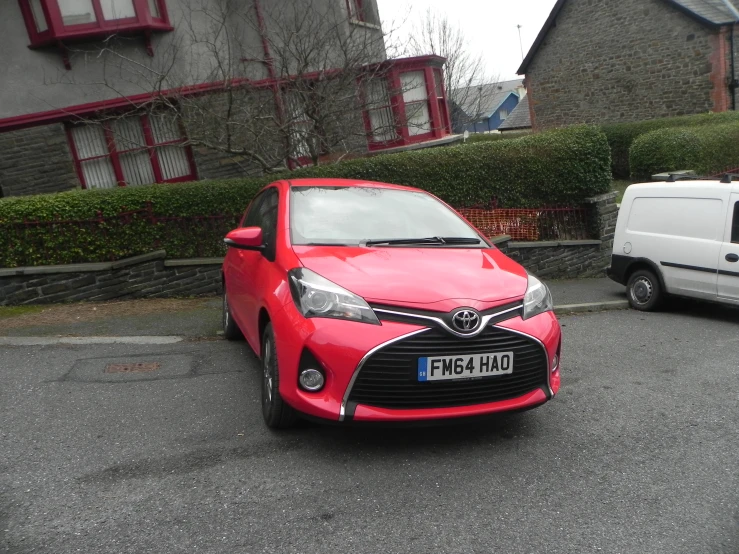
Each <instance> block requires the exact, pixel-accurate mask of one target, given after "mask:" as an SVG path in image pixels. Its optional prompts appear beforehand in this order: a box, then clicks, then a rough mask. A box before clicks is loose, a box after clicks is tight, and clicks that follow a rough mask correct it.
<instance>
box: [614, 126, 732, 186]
mask: <svg viewBox="0 0 739 554" xmlns="http://www.w3.org/2000/svg"><path fill="white" fill-rule="evenodd" d="M732 121H739V113H737V112H722V113H704V114H697V115H684V116H680V117H666V118H661V119H650V120H647V121H635V122H633V123H613V124H609V125H602V126H601V129H603V132H604V133H605V134H606V136H607V137H608V144H609V146H610V147H611V163H612V168H611V169H612V171H613V176H614V178H621V179H623V178H628V177H629V175H630V174H631V170H630V168H629V149H630V148H631V144H632V143H633V142H634V140H635V139H636V138H637V137H639V136H641V135H644V134H646V133H649V132H651V131H655V130H657V129H667V128H673V127H700V126H704V125H721V124H724V123H730V122H732Z"/></svg>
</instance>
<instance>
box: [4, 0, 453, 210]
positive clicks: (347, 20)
mask: <svg viewBox="0 0 739 554" xmlns="http://www.w3.org/2000/svg"><path fill="white" fill-rule="evenodd" d="M1 4H2V7H0V16H1V17H0V48H1V49H2V51H3V56H2V59H0V196H13V195H25V194H36V193H44V192H57V191H63V190H69V189H73V188H77V187H81V188H84V189H92V188H112V187H116V186H127V185H146V184H150V183H172V182H178V181H187V180H196V179H207V178H225V177H236V176H242V175H249V174H255V173H259V172H261V171H264V170H265V168H267V169H274V168H279V167H285V166H288V167H295V166H300V165H305V164H308V163H316V162H318V161H325V160H330V159H335V158H337V157H343V156H347V155H361V154H363V153H367V152H369V151H382V150H389V149H398V148H400V149H402V148H408V147H418V146H419V145H425V144H429V145H431V144H439V143H443V142H445V141H447V140H449V138H450V134H451V127H450V123H449V113H448V108H447V105H446V94H445V91H444V87H443V78H442V77H443V75H442V70H443V69H442V66H443V63H444V59H443V58H439V57H437V56H425V57H417V58H407V59H402V60H387V59H386V52H385V44H384V35H383V31H382V29H381V26H380V19H379V13H378V9H377V5H376V0H238V1H233V0H7V1H3V2H2V3H1ZM342 133H343V134H342Z"/></svg>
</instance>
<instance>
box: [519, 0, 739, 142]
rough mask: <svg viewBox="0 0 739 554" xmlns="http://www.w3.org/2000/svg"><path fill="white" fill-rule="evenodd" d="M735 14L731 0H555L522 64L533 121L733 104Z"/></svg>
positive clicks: (606, 118) (605, 118) (594, 119)
mask: <svg viewBox="0 0 739 554" xmlns="http://www.w3.org/2000/svg"><path fill="white" fill-rule="evenodd" d="M737 20H739V12H737V11H736V10H734V9H733V6H732V5H731V2H730V1H729V0H618V1H614V0H558V1H557V3H556V5H555V6H554V9H553V10H552V12H551V14H550V15H549V18H548V19H547V21H546V23H545V24H544V27H543V28H542V29H541V31H540V33H539V35H538V37H537V38H536V41H535V42H534V44H533V46H532V48H531V50H530V51H529V53H528V55H527V56H526V58H525V59H524V61H523V63H522V65H521V67H520V68H519V70H518V73H519V74H520V75H524V74H525V76H526V79H525V82H526V87H527V90H528V95H529V106H530V115H531V122H532V125H533V127H534V128H535V129H543V128H548V127H557V126H562V125H570V124H575V123H614V122H625V121H637V120H643V119H654V118H659V117H669V116H676V115H685V114H694V113H701V112H708V111H714V112H721V111H726V110H733V109H735V108H736V84H737V81H736V67H735V65H736V64H737V63H739V57H737V56H739V36H736V31H737V25H736V21H737ZM732 50H733V51H734V55H732ZM735 59H736V61H735Z"/></svg>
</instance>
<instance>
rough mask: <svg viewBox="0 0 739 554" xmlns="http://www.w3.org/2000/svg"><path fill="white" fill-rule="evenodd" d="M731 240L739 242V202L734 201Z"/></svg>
mask: <svg viewBox="0 0 739 554" xmlns="http://www.w3.org/2000/svg"><path fill="white" fill-rule="evenodd" d="M731 242H735V243H737V244H739V202H735V203H734V219H733V220H732V222H731Z"/></svg>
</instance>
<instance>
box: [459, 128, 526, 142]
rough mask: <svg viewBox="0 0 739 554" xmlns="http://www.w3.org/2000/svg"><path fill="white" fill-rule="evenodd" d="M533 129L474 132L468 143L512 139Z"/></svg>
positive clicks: (523, 135)
mask: <svg viewBox="0 0 739 554" xmlns="http://www.w3.org/2000/svg"><path fill="white" fill-rule="evenodd" d="M530 134H531V131H508V132H506V133H472V134H470V136H469V138H468V139H467V140H466V143H467V144H475V143H477V142H496V141H499V140H511V139H517V138H521V137H526V136H529V135H530Z"/></svg>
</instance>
